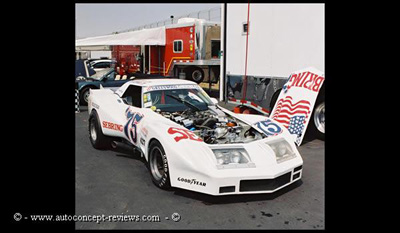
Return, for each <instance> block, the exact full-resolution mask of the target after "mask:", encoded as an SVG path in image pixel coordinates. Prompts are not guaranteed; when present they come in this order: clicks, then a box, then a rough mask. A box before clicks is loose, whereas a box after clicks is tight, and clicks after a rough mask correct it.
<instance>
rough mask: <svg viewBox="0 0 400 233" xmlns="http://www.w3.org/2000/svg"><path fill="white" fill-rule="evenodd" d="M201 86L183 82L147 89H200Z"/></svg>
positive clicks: (148, 89)
mask: <svg viewBox="0 0 400 233" xmlns="http://www.w3.org/2000/svg"><path fill="white" fill-rule="evenodd" d="M199 88H200V87H199V86H198V85H195V84H181V85H158V86H151V87H148V88H147V91H156V90H172V89H199Z"/></svg>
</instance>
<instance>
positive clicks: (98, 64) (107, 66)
mask: <svg viewBox="0 0 400 233" xmlns="http://www.w3.org/2000/svg"><path fill="white" fill-rule="evenodd" d="M109 67H110V63H108V62H99V63H96V64H94V65H93V68H109Z"/></svg>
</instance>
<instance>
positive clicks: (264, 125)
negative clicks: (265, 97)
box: [256, 119, 282, 136]
mask: <svg viewBox="0 0 400 233" xmlns="http://www.w3.org/2000/svg"><path fill="white" fill-rule="evenodd" d="M256 126H257V128H259V129H260V130H261V131H263V132H264V134H265V135H267V136H274V135H278V134H280V133H282V129H281V127H280V126H279V125H278V124H275V123H273V122H272V121H271V120H270V119H267V120H265V121H259V122H257V123H256Z"/></svg>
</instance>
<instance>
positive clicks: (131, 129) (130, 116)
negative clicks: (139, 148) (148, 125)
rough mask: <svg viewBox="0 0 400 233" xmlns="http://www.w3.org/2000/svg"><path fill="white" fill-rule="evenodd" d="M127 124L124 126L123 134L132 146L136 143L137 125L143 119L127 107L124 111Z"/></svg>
mask: <svg viewBox="0 0 400 233" xmlns="http://www.w3.org/2000/svg"><path fill="white" fill-rule="evenodd" d="M125 115H126V118H127V120H128V121H127V122H126V124H125V126H124V133H125V136H126V137H127V138H129V140H131V142H132V143H133V144H136V142H137V125H138V124H139V122H140V121H141V120H142V119H143V117H144V116H143V115H142V114H140V113H138V112H132V111H131V110H130V108H129V107H128V108H127V109H126V111H125Z"/></svg>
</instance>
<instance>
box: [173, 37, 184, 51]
mask: <svg viewBox="0 0 400 233" xmlns="http://www.w3.org/2000/svg"><path fill="white" fill-rule="evenodd" d="M182 51H183V40H174V53H182Z"/></svg>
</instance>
